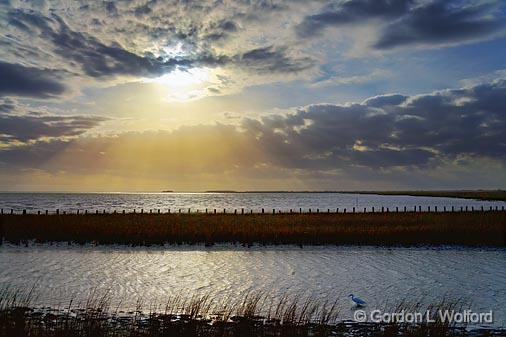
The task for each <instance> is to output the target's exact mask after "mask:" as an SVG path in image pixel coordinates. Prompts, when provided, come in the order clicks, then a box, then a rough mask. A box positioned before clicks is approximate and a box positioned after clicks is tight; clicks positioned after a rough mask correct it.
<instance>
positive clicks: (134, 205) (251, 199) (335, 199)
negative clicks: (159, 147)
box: [0, 193, 506, 212]
mask: <svg viewBox="0 0 506 337" xmlns="http://www.w3.org/2000/svg"><path fill="white" fill-rule="evenodd" d="M415 206H416V207H419V206H421V207H422V210H427V207H431V208H432V209H434V207H435V206H437V207H438V210H440V211H442V210H443V207H447V208H448V209H450V208H451V207H452V206H454V207H455V208H456V209H460V207H464V208H465V207H466V206H467V207H469V209H471V207H474V208H476V209H479V208H480V207H482V206H483V207H484V208H485V209H489V208H490V207H493V208H495V207H499V208H501V207H505V206H506V203H505V202H502V201H497V202H491V201H479V200H470V199H458V198H434V197H412V196H382V195H365V194H360V195H359V194H343V193H0V208H2V209H4V210H10V209H14V210H16V211H18V212H19V211H21V210H23V209H27V210H28V211H37V210H42V211H44V210H46V209H47V210H49V211H54V210H56V209H60V210H62V211H63V210H65V211H68V212H75V211H76V210H77V209H80V210H83V209H87V210H90V211H94V210H100V211H102V210H104V209H105V210H106V211H108V212H111V211H114V210H116V211H122V210H126V211H127V212H130V211H133V210H134V209H136V210H137V211H139V210H140V209H144V210H145V211H148V210H150V209H153V210H158V209H160V210H161V211H162V212H166V211H168V210H169V209H171V210H172V211H176V210H178V209H183V210H186V211H187V210H188V208H191V209H192V211H197V210H199V211H204V210H205V209H206V208H208V209H209V210H211V209H217V210H218V211H219V212H220V211H223V209H227V211H233V210H234V209H241V208H244V209H245V210H246V211H249V210H253V211H254V212H259V211H261V209H262V208H265V209H266V211H268V212H270V211H272V209H273V208H274V209H276V210H284V211H288V210H289V209H294V210H299V208H302V209H303V210H304V211H308V209H310V208H311V209H312V210H313V211H314V210H316V209H317V208H318V209H320V210H323V211H326V210H327V209H331V210H334V211H335V210H336V209H337V208H339V209H340V211H343V210H344V208H347V210H348V211H351V209H352V207H356V210H357V211H359V212H360V211H363V209H364V208H367V210H368V211H370V210H371V209H372V207H375V209H376V210H379V209H381V208H382V207H385V209H386V208H387V207H388V208H389V209H390V210H394V209H395V207H399V210H403V209H404V207H407V208H408V209H409V210H412V209H413V207H415Z"/></svg>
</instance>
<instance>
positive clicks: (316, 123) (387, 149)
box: [243, 80, 506, 170]
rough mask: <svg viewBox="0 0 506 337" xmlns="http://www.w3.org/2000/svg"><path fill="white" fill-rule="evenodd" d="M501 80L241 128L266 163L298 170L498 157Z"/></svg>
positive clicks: (505, 91) (502, 154) (502, 127)
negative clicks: (255, 145)
mask: <svg viewBox="0 0 506 337" xmlns="http://www.w3.org/2000/svg"><path fill="white" fill-rule="evenodd" d="M505 111H506V81H505V80H498V81H495V82H493V83H490V84H482V85H479V86H475V87H472V88H466V89H457V90H447V91H441V92H436V93H433V94H428V95H420V96H412V97H405V96H401V95H387V96H377V97H374V98H371V99H369V100H366V101H365V102H364V103H361V104H353V105H349V106H348V105H347V106H340V105H332V104H317V105H311V106H308V107H306V108H303V109H301V110H299V111H298V112H296V113H295V114H293V115H290V116H286V117H282V116H274V117H272V116H270V117H266V118H263V119H262V120H260V121H258V120H246V121H245V122H244V125H243V127H244V128H245V129H246V130H248V132H249V133H251V135H252V137H255V139H257V140H258V142H259V145H258V146H259V147H260V148H261V149H262V151H263V152H264V153H267V154H269V157H270V158H271V160H272V161H273V162H274V163H277V165H280V166H282V167H290V168H298V169H320V170H322V169H323V170H329V169H332V168H349V167H353V166H366V167H370V168H374V169H378V168H388V167H392V166H405V167H429V166H430V167H434V166H438V165H440V164H441V163H443V162H446V161H452V160H456V159H457V158H460V157H474V158H479V157H488V158H492V159H494V160H499V161H502V162H506V114H505V113H504V112H505Z"/></svg>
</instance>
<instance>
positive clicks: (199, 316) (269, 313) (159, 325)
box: [0, 289, 504, 337]
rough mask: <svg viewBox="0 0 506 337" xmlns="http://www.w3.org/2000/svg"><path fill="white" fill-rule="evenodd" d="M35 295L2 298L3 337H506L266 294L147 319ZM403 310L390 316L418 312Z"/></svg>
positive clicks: (197, 304)
mask: <svg viewBox="0 0 506 337" xmlns="http://www.w3.org/2000/svg"><path fill="white" fill-rule="evenodd" d="M32 295H33V294H32V291H29V292H27V293H26V294H25V293H22V292H19V291H12V290H10V289H7V290H5V289H4V290H2V291H0V304H1V307H0V336H1V337H28V336H32V337H71V336H73V337H113V336H114V337H127V336H129V337H151V336H153V337H155V336H173V337H174V336H182V337H194V336H195V337H197V336H199V337H200V336H202V337H204V336H205V337H236V336H237V337H239V336H241V337H259V336H262V337H263V336H287V337H288V336H301V337H302V336H317V337H318V336H371V337H391V336H411V337H421V336H425V337H432V336H433V337H441V336H449V337H450V336H471V335H472V336H499V335H500V334H502V333H504V330H469V329H466V327H457V326H454V325H451V324H448V323H445V322H441V321H440V320H437V318H436V321H435V322H433V323H422V324H402V323H392V324H379V323H350V322H339V321H338V320H337V316H338V310H337V309H336V308H337V306H336V304H337V301H334V302H328V301H324V302H321V301H318V300H315V299H312V298H301V297H297V296H287V295H285V296H282V297H281V298H279V299H278V300H269V299H268V296H267V295H265V294H264V293H249V294H247V295H245V296H244V297H243V298H242V299H236V300H235V301H225V302H221V301H218V300H216V299H215V298H213V297H212V296H211V295H203V296H193V297H190V298H183V297H182V296H181V295H179V296H174V297H171V298H169V299H168V300H167V304H166V306H165V310H163V311H160V312H155V311H150V312H148V313H145V312H144V311H143V310H142V307H141V306H140V305H139V306H138V307H137V308H136V310H135V311H131V312H128V313H124V312H122V311H118V310H117V309H116V310H111V305H110V303H111V300H112V298H111V296H110V294H109V293H102V294H101V293H98V292H92V293H91V294H90V296H89V298H88V300H86V301H85V302H84V303H82V304H81V305H73V303H72V301H71V302H70V303H69V305H68V306H67V307H66V308H58V309H51V308H42V309H36V308H33V307H31V306H30V298H31V296H32ZM461 304H462V302H459V301H451V300H444V301H442V302H441V303H438V304H437V305H433V306H429V307H425V309H424V310H428V309H430V310H434V309H436V308H438V309H449V310H451V309H458V308H459V306H461ZM422 308H424V307H423V306H422V305H421V304H418V303H417V304H410V303H409V302H407V301H403V302H401V303H400V304H399V305H397V306H396V307H395V310H402V309H405V310H411V311H414V310H421V309H422Z"/></svg>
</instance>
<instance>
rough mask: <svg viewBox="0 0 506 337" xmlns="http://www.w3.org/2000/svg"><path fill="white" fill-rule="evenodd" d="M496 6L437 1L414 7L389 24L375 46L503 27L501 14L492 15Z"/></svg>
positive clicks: (449, 38) (469, 35)
mask: <svg viewBox="0 0 506 337" xmlns="http://www.w3.org/2000/svg"><path fill="white" fill-rule="evenodd" d="M496 7H497V6H494V5H492V4H489V3H486V4H477V5H467V6H462V7H457V6H455V5H454V4H452V2H451V1H446V0H438V1H434V2H432V3H428V4H426V5H423V6H419V7H416V8H414V9H413V10H412V11H410V12H409V14H408V15H406V16H404V17H402V18H400V19H399V20H397V21H394V22H392V23H391V24H389V25H388V26H387V27H386V28H385V30H384V31H383V32H382V34H381V36H380V39H379V41H378V42H377V43H376V44H375V47H376V48H379V49H388V48H392V47H397V46H401V45H407V44H413V43H435V44H437V43H445V42H458V41H463V40H469V39H474V38H478V37H482V36H486V35H488V34H490V33H493V32H495V31H497V30H499V29H500V28H503V27H505V25H504V23H505V21H504V20H505V17H504V16H502V17H501V16H497V15H494V12H493V10H494V9H495V8H496Z"/></svg>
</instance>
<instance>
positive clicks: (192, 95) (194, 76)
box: [146, 68, 213, 101]
mask: <svg viewBox="0 0 506 337" xmlns="http://www.w3.org/2000/svg"><path fill="white" fill-rule="evenodd" d="M146 82H149V83H155V84H158V85H160V86H161V87H163V88H164V89H165V90H167V99H168V100H172V101H189V100H194V99H198V98H201V97H203V96H205V94H206V92H207V88H208V87H210V86H212V84H213V83H212V82H213V81H212V75H211V71H210V70H209V69H207V68H191V69H181V68H176V69H174V70H173V71H171V72H170V73H167V74H164V75H162V76H160V77H157V78H154V79H149V80H147V81H146Z"/></svg>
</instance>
